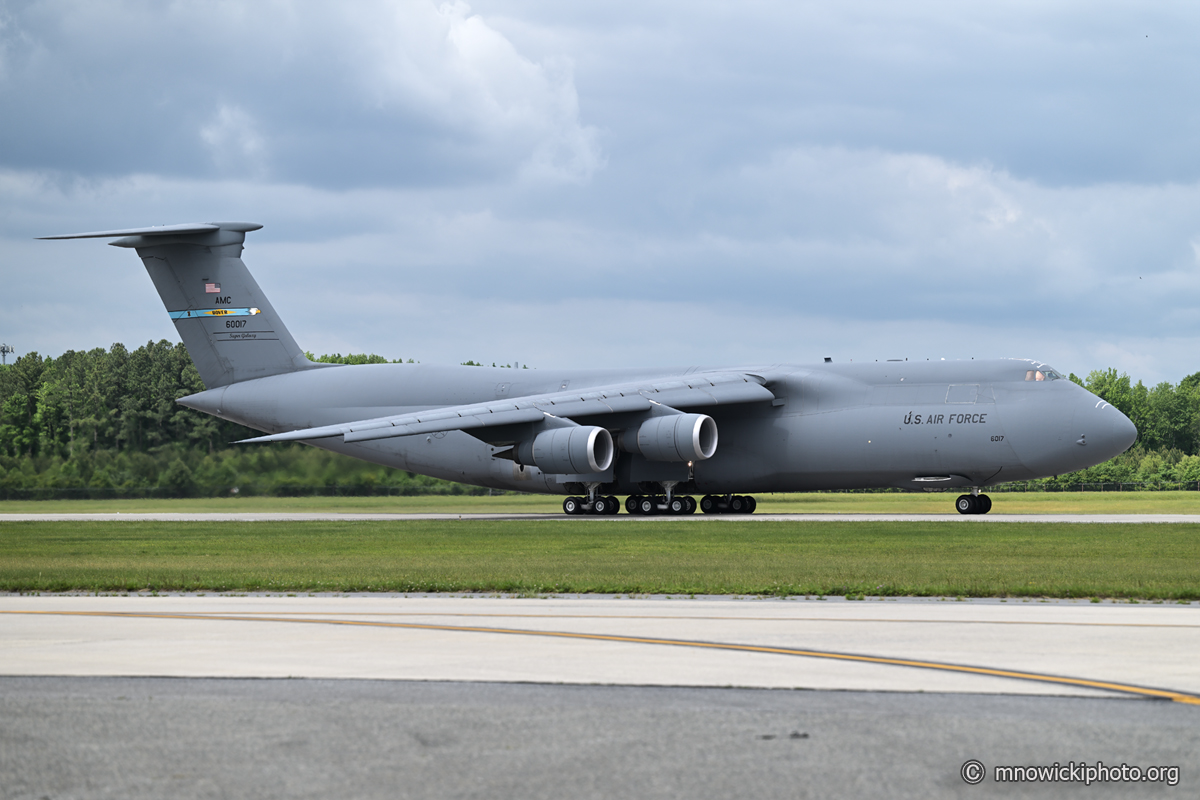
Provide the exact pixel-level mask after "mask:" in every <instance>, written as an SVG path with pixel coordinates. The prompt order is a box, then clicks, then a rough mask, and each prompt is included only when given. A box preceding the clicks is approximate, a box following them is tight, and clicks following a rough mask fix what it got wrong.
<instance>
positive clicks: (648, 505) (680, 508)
mask: <svg viewBox="0 0 1200 800" xmlns="http://www.w3.org/2000/svg"><path fill="white" fill-rule="evenodd" d="M696 506H697V503H696V498H694V497H689V496H687V495H673V496H671V497H670V498H669V499H668V497H667V495H665V494H631V495H629V497H627V498H626V499H625V510H626V511H628V512H629V513H630V514H638V515H641V516H644V517H649V516H652V515H654V514H673V515H676V516H678V515H682V514H695V513H696Z"/></svg>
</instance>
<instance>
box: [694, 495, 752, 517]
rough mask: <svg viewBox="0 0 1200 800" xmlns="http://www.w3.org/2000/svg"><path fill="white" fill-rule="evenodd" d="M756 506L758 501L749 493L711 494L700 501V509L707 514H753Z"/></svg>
mask: <svg viewBox="0 0 1200 800" xmlns="http://www.w3.org/2000/svg"><path fill="white" fill-rule="evenodd" d="M756 508H758V501H757V500H755V499H754V498H753V497H750V496H749V495H741V494H730V495H719V494H710V495H705V496H704V498H703V499H702V500H701V501H700V510H701V511H703V512H704V513H705V514H753V513H754V510H755V509H756Z"/></svg>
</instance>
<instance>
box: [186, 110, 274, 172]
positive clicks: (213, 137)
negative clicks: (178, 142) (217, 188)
mask: <svg viewBox="0 0 1200 800" xmlns="http://www.w3.org/2000/svg"><path fill="white" fill-rule="evenodd" d="M200 138H201V139H203V140H204V144H205V145H207V146H208V148H209V150H210V151H211V153H212V158H213V162H214V163H215V164H216V166H217V168H218V169H219V170H220V171H221V172H222V173H224V174H227V175H241V176H246V177H250V178H262V177H265V176H266V173H267V163H266V157H267V152H266V141H265V139H264V138H263V135H262V134H261V133H260V132H259V129H258V125H257V123H255V121H254V119H253V117H251V116H250V115H249V114H247V113H246V112H245V111H244V110H243V109H241V108H238V107H237V106H230V105H222V106H221V107H220V108H218V109H217V113H216V114H215V115H214V116H213V117H212V119H210V120H209V122H208V124H206V125H205V126H204V127H203V128H201V129H200Z"/></svg>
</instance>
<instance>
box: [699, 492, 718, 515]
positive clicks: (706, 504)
mask: <svg viewBox="0 0 1200 800" xmlns="http://www.w3.org/2000/svg"><path fill="white" fill-rule="evenodd" d="M700 511H701V512H703V513H705V514H716V513H719V512H720V509H719V508H717V498H715V497H713V496H712V495H711V494H706V495H704V497H703V498H701V499H700Z"/></svg>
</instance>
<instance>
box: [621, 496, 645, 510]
mask: <svg viewBox="0 0 1200 800" xmlns="http://www.w3.org/2000/svg"><path fill="white" fill-rule="evenodd" d="M641 499H642V496H641V495H637V494H631V495H629V497H626V498H625V511H626V512H628V513H630V514H636V513H638V501H639V500H641Z"/></svg>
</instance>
